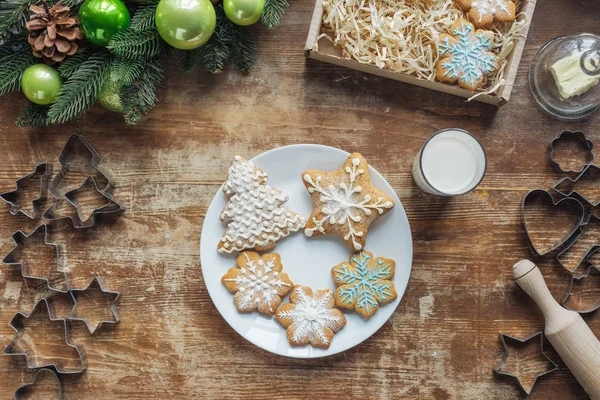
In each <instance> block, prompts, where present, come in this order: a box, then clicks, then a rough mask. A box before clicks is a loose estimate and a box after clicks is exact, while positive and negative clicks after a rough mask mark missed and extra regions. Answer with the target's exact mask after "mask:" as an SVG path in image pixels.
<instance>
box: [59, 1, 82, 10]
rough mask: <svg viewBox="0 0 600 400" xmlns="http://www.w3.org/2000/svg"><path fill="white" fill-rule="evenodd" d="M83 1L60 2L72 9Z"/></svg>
mask: <svg viewBox="0 0 600 400" xmlns="http://www.w3.org/2000/svg"><path fill="white" fill-rule="evenodd" d="M84 1H85V0H62V3H63V5H65V6H67V7H69V8H70V9H74V8H77V7H79V6H80V5H81V3H83V2H84Z"/></svg>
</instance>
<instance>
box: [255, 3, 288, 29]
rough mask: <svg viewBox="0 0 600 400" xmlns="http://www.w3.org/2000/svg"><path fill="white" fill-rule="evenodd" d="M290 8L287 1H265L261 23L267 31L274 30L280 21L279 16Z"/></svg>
mask: <svg viewBox="0 0 600 400" xmlns="http://www.w3.org/2000/svg"><path fill="white" fill-rule="evenodd" d="M289 6H290V3H288V2H287V0H266V1H265V11H263V15H262V19H261V20H262V23H263V24H265V25H266V26H267V27H268V28H269V29H273V28H275V27H276V26H277V25H279V22H280V21H281V16H282V15H283V13H284V12H285V9H286V8H288V7H289Z"/></svg>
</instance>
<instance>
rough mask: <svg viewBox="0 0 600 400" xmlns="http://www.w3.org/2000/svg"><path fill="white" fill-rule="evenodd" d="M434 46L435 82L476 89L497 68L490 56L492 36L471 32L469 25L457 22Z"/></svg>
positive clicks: (471, 27)
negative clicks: (435, 52)
mask: <svg viewBox="0 0 600 400" xmlns="http://www.w3.org/2000/svg"><path fill="white" fill-rule="evenodd" d="M450 32H451V33H452V35H448V34H443V35H441V36H440V39H439V42H438V52H439V55H440V61H438V64H437V71H436V79H437V80H439V81H441V82H448V83H456V82H458V84H459V85H460V86H461V87H463V88H465V89H468V90H476V89H477V88H479V87H480V86H481V85H482V84H483V82H484V80H485V79H484V78H485V77H486V76H487V75H490V74H493V73H494V72H496V71H497V70H498V69H499V68H500V62H499V60H498V57H497V56H496V55H495V54H494V53H492V51H491V50H492V41H493V37H494V32H492V31H486V30H481V29H478V30H475V28H474V27H473V24H471V23H469V22H467V21H466V20H464V19H462V18H460V19H458V20H457V21H456V22H455V23H454V25H453V26H452V28H451V29H450Z"/></svg>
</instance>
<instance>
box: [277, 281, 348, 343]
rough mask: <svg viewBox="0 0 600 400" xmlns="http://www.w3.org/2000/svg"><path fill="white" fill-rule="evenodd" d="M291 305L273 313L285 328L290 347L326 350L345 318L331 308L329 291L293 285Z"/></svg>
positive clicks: (332, 298)
mask: <svg viewBox="0 0 600 400" xmlns="http://www.w3.org/2000/svg"><path fill="white" fill-rule="evenodd" d="M290 301H291V303H287V304H284V305H283V306H281V308H280V309H279V310H277V314H276V317H277V320H278V321H279V322H280V323H281V325H283V327H284V328H286V333H287V337H288V340H289V342H290V344H291V345H292V346H306V345H307V344H309V343H310V344H311V345H313V346H314V347H318V348H321V349H328V348H329V346H330V345H331V341H332V340H333V336H334V334H335V333H337V332H338V331H339V330H340V329H342V328H343V327H344V326H345V325H346V317H344V314H342V312H341V311H340V310H338V309H337V308H335V297H334V294H333V290H331V289H326V290H317V291H316V292H314V293H313V290H312V289H311V288H309V287H306V286H301V285H296V286H295V287H294V290H293V291H292V294H291V295H290Z"/></svg>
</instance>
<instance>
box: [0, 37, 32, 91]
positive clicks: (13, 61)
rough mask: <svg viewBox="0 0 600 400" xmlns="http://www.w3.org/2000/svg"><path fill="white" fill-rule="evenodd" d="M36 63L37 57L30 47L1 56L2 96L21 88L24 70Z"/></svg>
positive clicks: (0, 89) (0, 87)
mask: <svg viewBox="0 0 600 400" xmlns="http://www.w3.org/2000/svg"><path fill="white" fill-rule="evenodd" d="M35 63H36V59H35V57H33V55H32V54H31V49H30V48H23V49H21V50H20V51H18V52H14V53H9V54H7V55H5V56H4V57H2V58H0V71H1V72H2V73H1V74H0V96H4V95H5V94H7V93H12V92H16V91H18V90H20V89H21V78H22V77H23V72H24V71H25V70H26V69H27V67H29V66H30V65H33V64H35Z"/></svg>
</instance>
